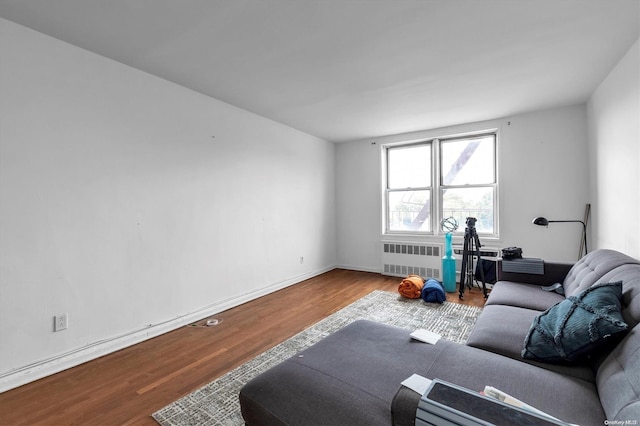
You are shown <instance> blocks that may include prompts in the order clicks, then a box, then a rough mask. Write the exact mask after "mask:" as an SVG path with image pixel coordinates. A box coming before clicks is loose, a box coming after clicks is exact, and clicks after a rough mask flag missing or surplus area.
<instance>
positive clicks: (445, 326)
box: [153, 290, 482, 426]
mask: <svg viewBox="0 0 640 426" xmlns="http://www.w3.org/2000/svg"><path fill="white" fill-rule="evenodd" d="M481 311H482V309H481V308H477V307H473V306H465V305H460V304H456V303H449V302H445V303H443V304H442V305H438V304H433V303H425V302H423V301H422V300H420V299H405V298H403V297H401V296H399V295H398V294H397V293H391V292H388V291H380V290H375V291H373V292H371V293H370V294H368V295H367V296H365V297H363V298H362V299H359V300H357V301H355V302H354V303H352V304H351V305H349V306H347V307H345V308H343V309H341V310H339V311H337V312H336V313H334V314H332V315H330V316H328V317H327V318H325V319H323V320H321V321H320V322H318V323H316V324H314V325H312V326H311V327H309V328H308V329H306V330H304V331H302V332H300V333H299V334H297V335H295V336H293V337H292V338H290V339H288V340H286V341H284V342H282V343H280V344H279V345H277V346H274V347H273V348H271V349H269V350H268V351H266V352H263V353H262V354H260V355H258V356H257V357H255V358H254V359H252V360H251V361H249V362H247V363H246V364H243V365H241V366H240V367H238V368H236V369H235V370H232V371H230V372H228V373H227V374H225V375H223V376H221V377H219V378H218V379H216V380H214V381H213V382H211V383H209V384H208V385H206V386H204V387H202V388H200V389H198V390H197V391H195V392H193V393H191V394H189V395H187V396H185V397H183V398H181V399H179V400H178V401H176V402H174V403H172V404H170V405H168V406H166V407H165V408H163V409H161V410H159V411H157V412H156V413H154V414H153V418H154V419H155V420H156V421H157V422H158V423H160V424H161V425H163V426H169V425H172V426H178V425H179V426H186V425H225V426H226V425H229V426H232V425H233V426H236V425H243V424H244V421H243V419H242V415H241V414H240V404H239V402H238V394H239V393H240V388H242V386H243V385H244V384H245V383H247V382H248V381H249V380H251V379H252V378H253V377H255V376H257V375H258V374H260V373H261V372H263V371H266V370H268V369H269V368H271V367H273V366H274V365H276V364H279V363H280V362H282V361H284V360H285V359H287V358H290V357H292V356H294V355H295V354H296V353H297V352H299V351H301V350H302V349H305V348H307V347H309V346H311V345H313V344H314V343H316V342H318V341H320V340H321V339H323V338H324V337H326V336H328V335H330V334H331V333H334V332H336V331H337V330H339V329H341V328H342V327H344V326H345V325H347V324H350V323H351V322H353V321H355V320H358V319H368V320H372V321H377V322H381V323H385V324H391V325H395V326H398V327H402V328H406V329H409V330H415V329H418V328H424V329H427V330H431V331H434V332H436V333H439V334H440V335H442V337H443V338H445V339H448V340H451V341H454V342H458V343H464V342H466V340H467V337H468V335H469V333H470V331H471V329H472V327H473V325H474V324H475V321H476V318H477V317H478V315H479V314H480V312H481Z"/></svg>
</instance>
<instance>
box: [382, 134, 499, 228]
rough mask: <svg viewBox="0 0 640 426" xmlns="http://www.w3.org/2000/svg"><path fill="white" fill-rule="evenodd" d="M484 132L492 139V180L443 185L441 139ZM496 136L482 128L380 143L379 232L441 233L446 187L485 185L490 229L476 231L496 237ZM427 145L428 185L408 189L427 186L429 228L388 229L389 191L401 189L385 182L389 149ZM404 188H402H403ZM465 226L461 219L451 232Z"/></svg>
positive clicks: (480, 186) (478, 135) (497, 178)
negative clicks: (489, 193) (490, 192)
mask: <svg viewBox="0 0 640 426" xmlns="http://www.w3.org/2000/svg"><path fill="white" fill-rule="evenodd" d="M485 136H493V138H494V140H493V143H494V162H493V166H494V171H493V172H494V182H493V183H491V184H470V185H444V184H443V178H444V177H443V176H442V173H441V164H442V153H441V144H442V143H443V142H445V143H446V142H449V141H454V140H465V139H474V138H479V137H485ZM498 140H499V137H498V132H497V130H496V129H492V130H486V131H481V132H473V133H465V134H459V135H448V136H443V137H434V138H427V139H420V140H417V141H405V142H397V143H388V144H384V145H382V146H381V148H382V154H381V156H382V181H383V182H382V204H383V205H382V208H383V212H382V218H383V220H382V232H383V235H391V236H393V235H415V236H441V235H444V233H445V232H444V231H442V229H441V227H440V222H441V220H442V219H443V217H442V216H443V211H442V209H443V193H444V190H446V189H449V188H451V189H456V188H475V187H478V188H485V187H490V188H492V189H493V232H491V233H489V232H481V231H480V230H478V235H479V236H481V237H485V238H492V239H499V235H500V233H499V223H500V220H499V211H498V210H499V208H498V207H499V192H500V191H499V174H498V158H499V154H498V148H499V143H498ZM422 144H430V145H431V173H432V176H431V186H430V187H426V188H411V189H412V190H429V191H430V197H429V199H430V215H429V217H430V222H431V231H419V230H391V229H389V228H390V217H389V216H390V215H389V193H391V192H395V191H401V190H402V189H390V188H389V185H388V182H389V168H388V164H387V158H388V152H389V149H393V148H401V147H408V146H412V145H422ZM405 190H406V189H405ZM464 230H465V223H458V229H457V230H456V232H455V234H454V235H463V234H464Z"/></svg>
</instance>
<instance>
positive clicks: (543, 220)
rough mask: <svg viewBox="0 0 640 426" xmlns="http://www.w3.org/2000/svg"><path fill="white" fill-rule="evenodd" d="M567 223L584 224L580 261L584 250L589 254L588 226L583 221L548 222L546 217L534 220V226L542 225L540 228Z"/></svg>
mask: <svg viewBox="0 0 640 426" xmlns="http://www.w3.org/2000/svg"><path fill="white" fill-rule="evenodd" d="M567 222H575V223H581V224H582V240H581V243H580V253H579V256H578V260H580V258H581V257H582V249H583V248H584V254H587V253H588V250H587V225H586V224H585V223H584V222H583V221H581V220H547V218H546V217H536V218H535V219H533V222H532V223H533V224H534V225H540V226H549V224H550V223H567Z"/></svg>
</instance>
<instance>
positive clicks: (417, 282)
mask: <svg viewBox="0 0 640 426" xmlns="http://www.w3.org/2000/svg"><path fill="white" fill-rule="evenodd" d="M423 286H424V280H423V279H422V277H420V276H419V275H409V276H408V277H407V278H405V279H403V280H402V282H400V285H399V286H398V293H400V295H401V296H402V297H406V298H409V299H420V294H421V292H422V287H423Z"/></svg>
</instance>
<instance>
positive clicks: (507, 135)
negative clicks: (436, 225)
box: [336, 105, 589, 271]
mask: <svg viewBox="0 0 640 426" xmlns="http://www.w3.org/2000/svg"><path fill="white" fill-rule="evenodd" d="M586 128H587V124H586V109H585V106H584V105H578V106H569V107H564V108H557V109H551V110H545V111H538V112H535V113H529V114H522V115H516V116H512V117H506V118H502V119H498V120H492V121H487V122H482V123H473V124H466V125H462V126H454V127H449V128H445V129H435V130H429V131H423V132H416V133H411V134H403V135H394V136H386V137H382V138H377V139H375V140H363V141H356V142H351V143H346V144H340V145H338V147H337V163H336V164H337V182H338V183H339V186H338V188H337V200H338V201H337V203H338V207H337V208H338V263H339V264H340V265H343V266H346V267H350V268H354V269H361V270H368V271H380V254H379V253H380V241H381V238H382V225H381V203H382V201H381V200H382V199H381V197H382V191H381V189H380V185H381V184H380V182H381V181H380V176H381V170H380V155H381V149H380V145H381V144H384V143H391V142H400V141H408V140H419V139H425V138H430V137H437V136H445V135H451V134H457V133H463V132H469V131H478V130H485V129H498V143H499V161H498V163H499V164H498V167H499V176H500V200H499V203H500V208H499V215H500V239H499V240H491V239H482V238H481V241H480V242H481V243H482V244H483V245H485V246H489V247H498V248H502V247H507V246H519V247H522V249H523V251H524V255H525V256H527V257H543V258H547V259H557V260H575V259H577V257H578V250H579V245H580V237H581V232H582V226H581V225H580V224H552V225H550V226H549V228H548V229H545V228H541V227H538V226H535V225H532V224H531V221H532V219H533V218H534V217H536V216H545V217H547V218H548V219H550V220H552V219H556V220H563V219H582V217H583V215H584V209H585V205H586V204H587V203H588V202H589V200H588V196H587V195H588V170H587V133H586ZM373 142H375V145H374V144H373ZM462 225H463V224H462ZM422 238H423V239H424V240H429V238H428V237H422ZM438 240H442V238H441V237H440V238H438ZM455 242H456V241H454V243H455ZM457 242H460V240H459V239H458V240H457Z"/></svg>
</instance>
